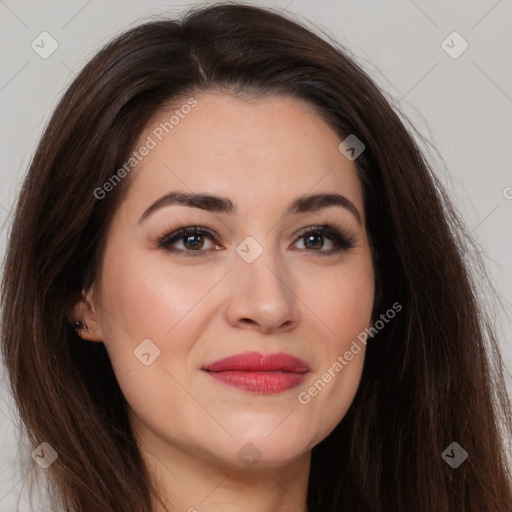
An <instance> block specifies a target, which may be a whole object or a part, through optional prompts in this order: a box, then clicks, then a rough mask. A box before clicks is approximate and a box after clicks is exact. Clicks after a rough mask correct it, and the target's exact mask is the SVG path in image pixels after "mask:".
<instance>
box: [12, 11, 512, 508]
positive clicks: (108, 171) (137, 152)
mask: <svg viewBox="0 0 512 512" xmlns="http://www.w3.org/2000/svg"><path fill="white" fill-rule="evenodd" d="M467 240H469V239H468V238H467V235H466V234H465V233H464V230H463V228H462V225H461V223H460V221H459V220H458V217H457V215H456V213H455V211H454V209H453V208H452V206H451V205H450V202H449V200H448V199H447V197H446V196H445V195H444V193H443V190H442V188H441V186H440V184H439V183H438V181H437V180H436V178H435V175H434V174H433V172H432V171H431V170H430V169H429V167H428V165H427V163H426V161H425V159H424V158H423V156H422V154H421V153H420V150H419V149H418V147H417V146H416V145H415V143H414V140H413V138H412V137H411V135H410V134H409V133H408V131H407V130H406V129H405V127H404V125H403V124H402V123H401V121H400V120H399V118H398V116H397V115H396V114H395V112H394V111H393V109H392V108H391V107H390V105H389V104H388V103H387V101H386V100H385V98H384V97H383V95H382V93H381V92H380V91H379V90H378V88H377V87H376V86H375V85H374V84H373V82H372V81H371V80H370V78H369V77H368V76H367V75H366V74H365V73H364V72H363V71H362V70H361V69H360V68H359V67H358V66H357V65H356V64H355V63H354V62H353V61H352V60H351V59H350V58H349V57H348V56H347V55H346V54H345V52H344V50H343V49H342V48H341V47H335V46H333V44H331V43H328V42H326V41H324V40H322V39H321V38H319V37H318V36H317V35H314V34H313V33H311V32H310V31H309V30H308V29H306V28H304V27H302V26H301V25H300V24H298V23H296V22H294V21H291V20H290V19H287V18H285V17H283V16H281V15H279V14H276V13H274V12H272V11H270V10H264V9H260V8H256V7H250V6H243V5H230V4H224V5H217V6H213V7H206V8H203V9H198V10H195V11H191V12H190V13H189V14H188V15H187V16H186V17H184V19H182V20H181V21H170V20H162V21H153V22H150V23H146V24H143V25H140V26H138V27H136V28H134V29H132V30H129V31H128V32H126V33H124V34H122V35H121V36H119V37H117V38H116V39H115V40H114V41H113V42H111V43H110V44H108V45H107V46H106V47H105V48H104V49H102V50H101V51H100V52H99V53H98V54H97V55H96V56H95V57H94V58H93V59H92V60H91V61H90V62H89V63H88V64H87V66H86V67H85V69H84V70H83V71H82V72H81V73H80V75H79V76H78V77H77V78H76V79H75V80H74V82H73V83H72V84H71V86H70V87H69V89H68V91H67V92H66V93H65V95H64V97H63V99H62V100H61V102H60V104H59V105H58V107H57V108H56V110H55V113H54V115H53V117H52V119H51V121H50V123H49V125H48V127H47V129H46V131H45V133H44V135H43V137H42V139H41V141H40V144H39V146H38V149H37V152H36V154H35V156H34V159H33V162H32V165H31V167H30V169H29V172H28V175H27V177H26V180H25V183H24V186H23V189H22V192H21V195H20V198H19V202H18V206H17V210H16V215H15V219H14V224H13V228H12V233H11V237H10V242H9V247H8V254H7V259H6V265H5V270H4V282H3V296H2V298H3V304H4V309H3V322H2V344H3V345H2V347H3V355H4V358H5V362H6V365H7V368H8V371H9V374H10V377H11V384H12V388H13V392H14V397H15V400H16V403H17V406H18V408H19V411H20V414H21V418H22V419H23V422H24V424H25V425H26V428H27V432H28V435H29V438H30V440H31V442H32V444H33V446H34V451H33V453H32V458H33V459H34V468H38V465H37V464H39V466H41V467H43V468H45V469H46V471H47V472H48V476H49V478H50V479H51V482H52V483H53V485H54V490H55V496H56V497H58V499H57V498H56V499H55V505H54V506H55V507H57V506H59V505H58V504H59V503H61V504H62V506H63V508H64V510H69V511H81V512H82V511H84V512H85V511H87V512H90V511H95V510H98V511H100V510H101V511H110V512H114V511H127V510H133V511H149V510H151V511H153V512H160V511H164V510H189V511H194V510H197V511H201V510H208V511H215V510H253V511H270V510H281V511H285V510H286V511H305V510H307V511H309V512H313V511H315V512H317V511H318V512H319V511H322V512H323V511H339V510H357V511H393V512H405V511H407V512H410V511H425V512H426V511H429V512H431V511H436V512H441V511H453V510H464V511H471V512H477V511H481V512H483V511H486V512H489V511H495V512H498V511H499V512H502V511H504V510H509V509H510V508H511V504H512V497H511V485H510V482H511V480H510V472H509V467H508V466H507V460H506V457H505V455H504V450H503V448H504V446H505V445H504V440H503V438H502V437H501V435H502V433H501V432H500V426H501V425H503V427H504V429H505V430H506V434H507V435H509V434H510V433H511V432H512V422H511V415H510V404H509V401H508V398H507V395H506V392H505V385H504V381H503V376H502V373H501V360H500V356H499V353H498V351H497V344H496V341H495V334H494V331H493V328H492V327H491V326H490V324H489V323H488V322H487V321H486V317H485V315H484V313H483V312H482V311H481V309H480V306H479V304H478V303H477V299H476V295H475V283H474V282H473V279H472V277H471V273H470V271H469V269H468V267H467V265H466V263H465V261H464V259H463V256H464V251H465V249H464V247H465V244H466V242H467ZM36 463H37V464H36ZM59 500H60V501H59Z"/></svg>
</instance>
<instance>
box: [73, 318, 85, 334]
mask: <svg viewBox="0 0 512 512" xmlns="http://www.w3.org/2000/svg"><path fill="white" fill-rule="evenodd" d="M74 328H75V329H76V330H82V329H83V330H84V331H85V332H87V325H86V324H85V323H84V322H81V321H80V320H77V321H76V322H75V324H74Z"/></svg>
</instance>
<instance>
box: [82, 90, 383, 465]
mask: <svg viewBox="0 0 512 512" xmlns="http://www.w3.org/2000/svg"><path fill="white" fill-rule="evenodd" d="M195 99H196V101H197V104H196V106H194V108H190V109H182V110H181V112H185V111H186V112H187V114H186V115H183V113H182V115H181V116H180V119H179V123H177V124H175V125H173V128H172V131H171V130H169V133H166V131H165V130H163V129H162V124H164V125H165V122H168V121H169V118H170V116H171V115H172V114H173V111H172V110H170V111H162V112H160V113H159V114H158V115H157V116H156V117H155V118H154V119H153V120H152V121H151V122H150V123H149V124H148V126H147V127H146V129H145V130H144V132H143V133H141V135H140V138H139V141H138V143H137V144H136V148H140V147H141V146H143V145H144V144H147V143H148V141H149V139H148V137H150V139H152V140H153V141H154V142H155V145H154V147H151V149H150V150H149V151H148V152H147V154H146V156H144V157H143V158H142V159H141V161H140V162H139V163H138V164H137V166H136V167H135V168H134V169H133V171H131V175H130V176H129V177H127V178H125V179H130V181H131V182H130V186H129V189H128V192H127V195H126V196H125V199H124V201H123V202H122V203H121V204H120V206H119V207H118V209H117V211H116V214H115V217H114V219H113V222H112V223H111V226H110V230H109V233H108V239H107V245H106V249H105V254H104V260H103V264H102V270H101V274H100V275H99V276H98V280H97V282H96V285H95V288H94V290H93V291H94V293H91V294H90V295H89V296H88V300H89V301H88V302H86V303H85V304H86V305H88V306H89V308H88V309H87V313H86V316H85V317H84V319H85V321H86V323H87V324H88V327H89V330H88V332H86V333H83V334H84V337H87V338H88V339H90V340H94V341H103V342H104V343H105V345H106V348H107V351H108V354H109V356H110V358H111V361H112V365H113V368H114V371H115V373H116V376H117V379H118V381H119V383H120V386H121V389H122V391H123V393H124V395H125V397H126V399H127V402H128V404H129V414H130V421H131V423H132V426H133V429H134V432H135V433H136V436H137V437H138V439H139V440H140V441H141V442H143V443H144V444H145V446H147V447H148V449H151V448H152V449H153V450H155V451H156V450H169V451H170V452H173V453H182V454H185V453H186V454H190V455H192V456H194V457H196V458H197V457H200V458H202V460H209V461H211V462H212V463H213V462H215V463H224V464H232V465H237V466H240V465H241V464H242V463H243V458H244V456H246V455H247V454H249V455H252V456H253V457H256V458H259V464H260V465H265V464H266V465H268V466H269V467H270V466H278V465H281V464H285V463H289V462H291V461H293V460H294V459H296V458H297V457H299V456H303V455H304V454H307V453H309V451H310V450H311V449H312V448H313V447H314V446H315V445H316V444H318V443H319V442H320V441H322V440H323V439H324V438H325V437H326V436H327V435H328V434H329V433H330V432H331V431H332V430H333V429H334V427H335V426H336V425H337V424H338V423H339V422H340V420H341V419H342V418H343V416H344V415H345V413H346V411H347V409H348V408H349V406H350V404H351V402H352V400H353V398H354V395H355V393H356V390H357V387H358V384H359V381H360V377H361V372H362V368H363V362H364V353H365V350H364V345H363V344H361V343H359V347H358V348H359V351H357V352H356V351H355V350H352V354H353V357H352V358H351V359H350V360H348V358H347V357H345V356H344V355H345V353H346V352H347V351H350V350H351V347H352V348H354V343H353V342H354V340H356V341H357V336H358V335H360V333H361V332H362V331H364V330H365V328H367V327H368V326H369V324H370V318H371V311H372V305H373V298H374V274H373V266H372V259H371V253H370V247H369V240H368V238H367V233H366V231H365V228H364V225H365V217H364V209H363V196H362V188H361V184H360V182H359V180H358V178H357V175H356V168H355V165H354V163H353V162H351V161H349V160H348V159H347V158H346V157H345V156H344V155H343V154H342V153H341V152H340V151H339V149H338V146H339V144H340V142H341V140H340V138H339V137H338V136H337V135H336V133H335V132H334V131H333V130H332V129H331V128H330V127H329V126H328V125H327V124H326V123H325V122H324V121H323V120H322V119H321V118H320V117H319V116H318V115H317V114H316V113H315V112H314V111H313V110H312V109H311V107H309V106H308V105H307V104H305V103H303V102H301V101H299V100H296V99H292V98H283V97H280V98H278V97H271V98H266V99H264V100H261V101H258V102H255V101H251V102H246V101H243V100H241V99H236V98H234V97H230V96H225V95H221V94H213V93H207V94H206V93H205V94H202V95H198V96H196V97H195ZM178 108H179V106H178ZM173 110H174V109H173ZM161 123H162V124H161ZM158 127H160V130H158ZM161 132H162V133H161ZM156 134H158V136H157V135H156ZM159 138H161V140H159ZM147 146H148V147H149V146H153V144H152V143H149V144H147ZM175 192H179V193H182V194H190V195H196V194H208V195H211V196H215V197H216V198H221V199H212V200H209V201H205V200H204V199H203V200H200V198H195V200H192V201H189V202H188V203H187V204H183V203H180V202H178V201H177V198H176V196H167V195H168V194H171V193H175ZM324 194H330V195H331V200H330V201H329V200H324V201H323V202H322V201H319V200H313V201H308V200H303V201H302V202H300V203H298V205H297V204H296V205H295V207H293V206H292V207H291V208H290V205H293V203H294V202H295V201H296V200H297V198H299V197H302V196H306V197H309V196H313V195H318V196H321V195H324ZM165 196H167V198H166V199H162V198H163V197H165ZM333 198H334V199H333ZM103 200H104V201H108V194H107V196H106V197H105V198H104V199H103ZM323 225H324V226H326V227H325V228H322V227H321V226H323ZM180 229H182V230H183V229H185V231H178V230H180ZM194 230H195V232H194ZM82 306H83V304H82ZM254 352H256V353H261V354H264V355H269V354H276V353H279V354H281V357H279V356H276V357H270V363H268V364H269V365H270V366H267V367H266V368H264V369H261V368H260V370H261V371H260V372H257V371H256V370H257V369H258V364H259V363H261V358H258V357H257V356H256V357H255V358H253V359H250V358H248V357H245V359H244V358H243V357H242V359H239V360H238V365H239V366H238V367H236V363H233V364H232V365H231V366H230V365H229V364H227V365H224V366H223V371H219V372H214V371H206V370H205V367H207V366H209V365H211V364H212V363H214V362H216V361H219V360H222V359H223V358H226V357H228V356H234V355H240V354H245V355H246V356H247V354H250V353H254ZM283 355H284V356H283ZM287 356H293V357H295V358H298V359H300V360H301V361H302V362H303V363H305V365H304V364H303V365H302V366H301V365H299V366H293V364H291V363H290V359H289V357H287ZM340 358H342V359H343V361H344V363H341V362H340V361H341V360H340ZM336 363H338V365H336ZM251 364H252V365H253V366H252V367H251V368H248V366H250V365H251ZM254 364H256V366H254ZM272 364H274V365H275V366H272ZM290 364H291V366H290ZM287 365H288V366H287ZM221 366H222V365H221ZM340 366H341V367H342V369H341V370H340V369H339V367H340ZM217 369H218V368H217ZM292 370H293V371H292ZM315 390H316V391H315ZM248 443H252V444H248Z"/></svg>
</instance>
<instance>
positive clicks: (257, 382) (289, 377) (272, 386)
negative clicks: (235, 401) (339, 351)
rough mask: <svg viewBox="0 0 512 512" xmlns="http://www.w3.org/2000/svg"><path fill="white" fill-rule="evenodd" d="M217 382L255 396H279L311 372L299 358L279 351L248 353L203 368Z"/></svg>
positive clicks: (299, 382)
mask: <svg viewBox="0 0 512 512" xmlns="http://www.w3.org/2000/svg"><path fill="white" fill-rule="evenodd" d="M203 370H205V371H206V372H208V374H209V375H211V376H212V377H213V378H214V379H217V380H219V381H220V382H223V383H224V384H228V385H230V386H235V387H237V388H239V389H243V390H245V391H252V392H255V393H265V394H271V393H279V392H281V391H285V390H287V389H291V388H294V387H296V386H298V385H299V384H301V383H302V382H303V381H304V379H305V378H306V374H307V373H308V372H309V371H310V369H309V366H308V365H307V364H306V363H305V362H304V361H302V360H301V359H298V358H297V357H294V356H291V355H289V354H285V353H283V352H278V353H274V354H261V353H260V352H246V353H242V354H237V355H234V356H229V357H226V358H224V359H220V360H219V361H215V362H214V363H210V364H208V365H206V366H204V367H203Z"/></svg>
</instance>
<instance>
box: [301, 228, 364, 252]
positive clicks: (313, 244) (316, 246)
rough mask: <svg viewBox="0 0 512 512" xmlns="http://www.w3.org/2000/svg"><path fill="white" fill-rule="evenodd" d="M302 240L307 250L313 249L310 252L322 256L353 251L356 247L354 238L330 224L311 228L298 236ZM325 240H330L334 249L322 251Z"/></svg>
mask: <svg viewBox="0 0 512 512" xmlns="http://www.w3.org/2000/svg"><path fill="white" fill-rule="evenodd" d="M298 237H299V239H300V240H303V241H304V245H305V249H303V250H308V247H309V248H311V250H310V251H308V252H311V251H314V252H318V253H319V254H322V255H329V254H333V253H338V252H340V251H346V250H348V249H352V248H353V247H354V246H355V245H354V237H353V236H350V235H348V234H347V233H344V232H343V231H340V230H339V229H337V228H335V227H333V226H331V225H330V224H322V225H321V226H311V227H309V228H307V229H306V230H304V231H302V232H300V233H299V234H298ZM325 239H327V240H330V242H331V245H332V248H331V249H330V250H327V251H325V250H324V251H322V250H321V249H322V248H323V246H324V243H325Z"/></svg>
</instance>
